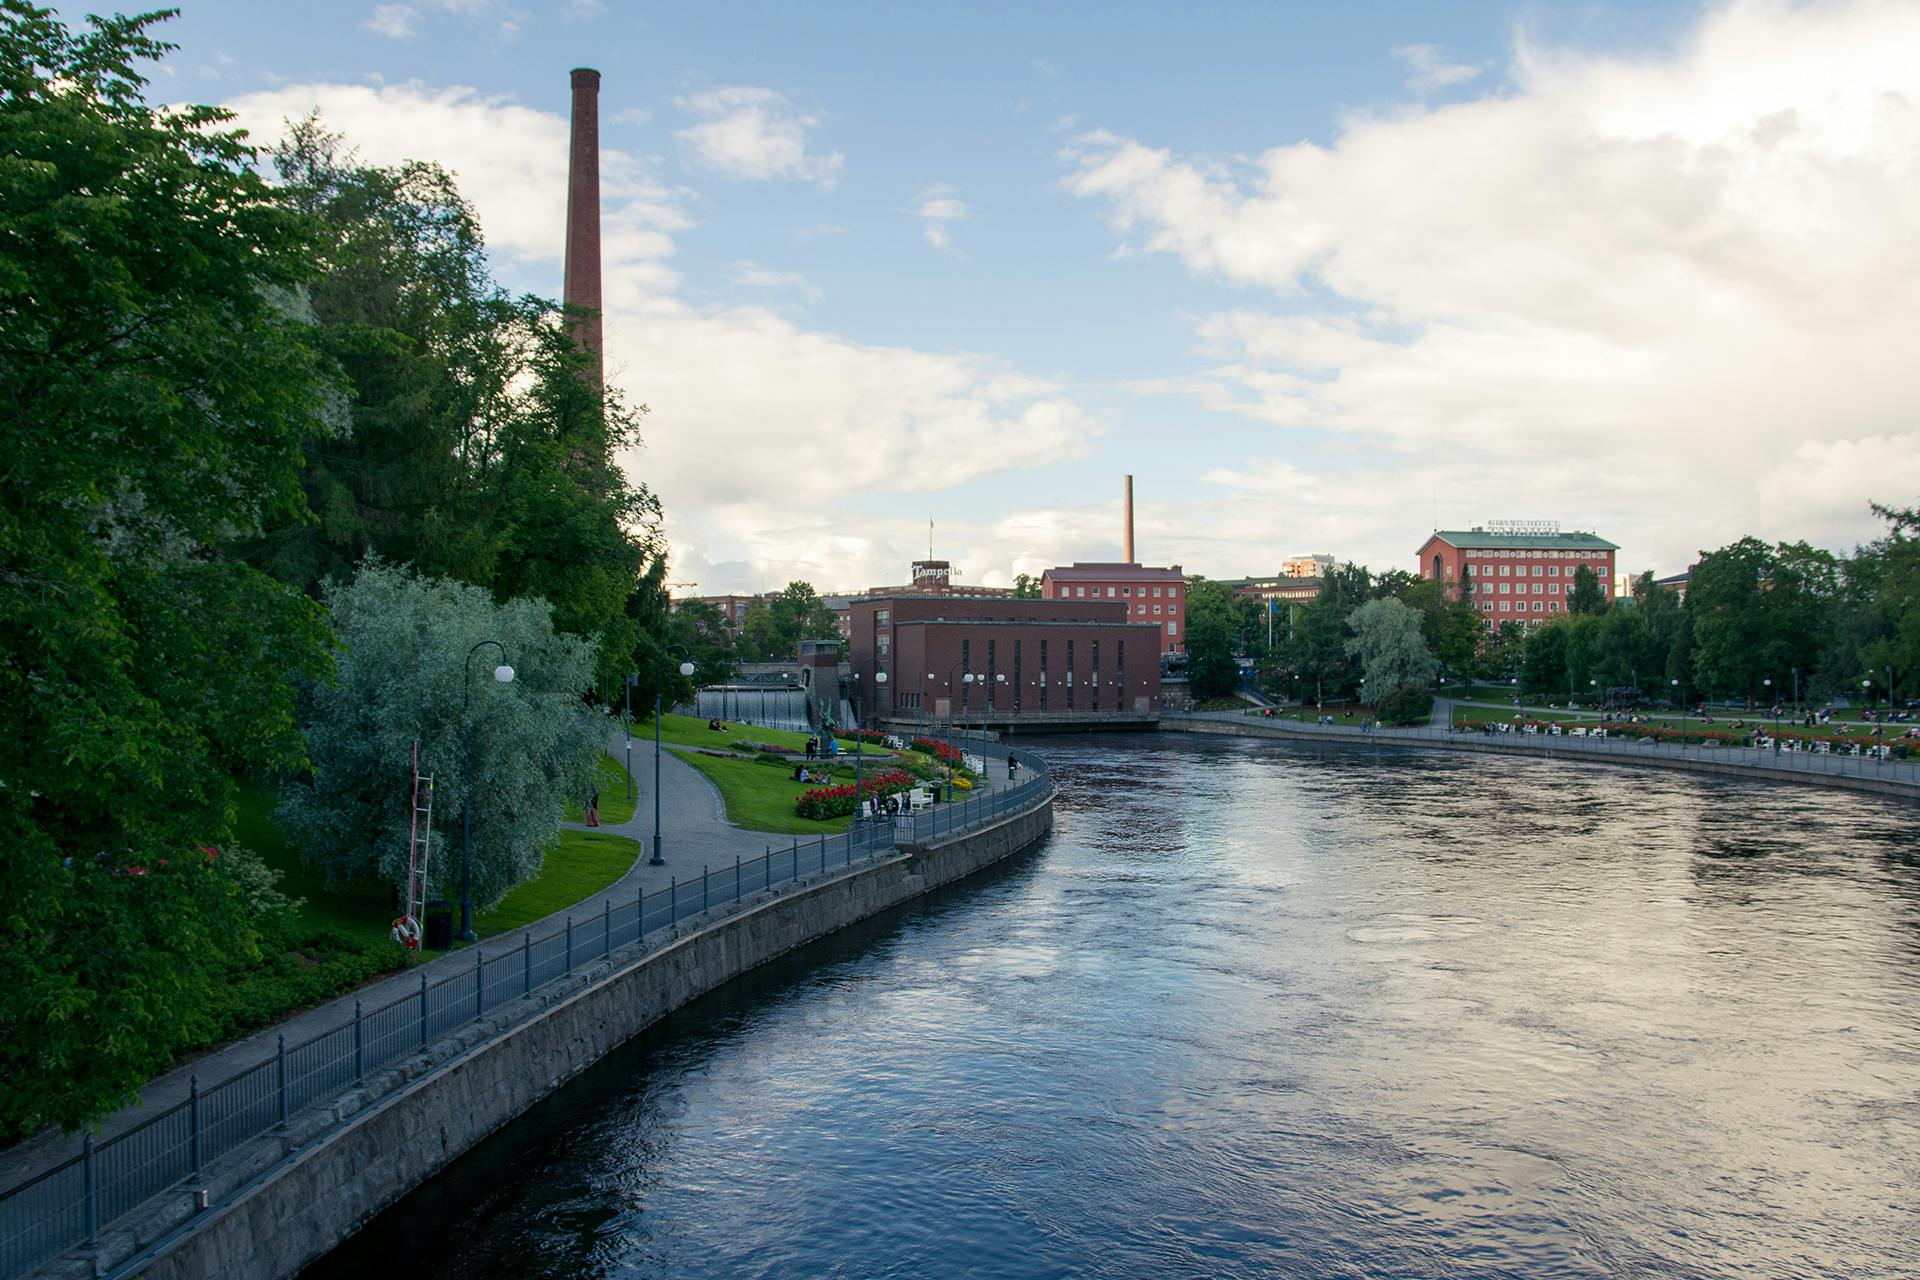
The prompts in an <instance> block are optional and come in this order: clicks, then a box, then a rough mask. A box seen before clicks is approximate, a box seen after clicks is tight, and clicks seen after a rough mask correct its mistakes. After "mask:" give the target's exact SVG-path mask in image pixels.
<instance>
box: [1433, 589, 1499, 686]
mask: <svg viewBox="0 0 1920 1280" xmlns="http://www.w3.org/2000/svg"><path fill="white" fill-rule="evenodd" d="M1486 616H1487V615H1485V614H1484V613H1481V612H1480V610H1478V609H1476V608H1475V607H1474V605H1473V602H1472V601H1471V600H1468V599H1460V600H1454V601H1450V602H1449V603H1448V604H1447V605H1446V606H1445V607H1443V608H1442V609H1441V610H1440V622H1439V627H1438V630H1439V637H1438V640H1437V641H1436V642H1435V645H1434V651H1435V656H1436V657H1438V658H1439V659H1440V665H1441V666H1442V667H1443V668H1444V669H1445V670H1446V673H1447V675H1448V676H1450V677H1452V678H1455V679H1458V680H1463V681H1464V680H1466V679H1468V678H1470V677H1471V676H1472V675H1473V672H1474V667H1475V665H1476V662H1477V660H1478V658H1479V655H1480V646H1481V644H1482V642H1483V641H1485V640H1486V638H1487V633H1488V626H1487V623H1486Z"/></svg>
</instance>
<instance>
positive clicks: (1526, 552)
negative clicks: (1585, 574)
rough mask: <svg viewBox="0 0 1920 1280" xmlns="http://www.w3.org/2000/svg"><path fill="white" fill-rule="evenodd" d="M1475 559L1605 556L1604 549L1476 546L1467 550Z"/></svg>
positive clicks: (1584, 558)
mask: <svg viewBox="0 0 1920 1280" xmlns="http://www.w3.org/2000/svg"><path fill="white" fill-rule="evenodd" d="M1467 554H1468V555H1469V556H1471V557H1472V558H1473V559H1475V560H1595V559H1599V558H1600V557H1602V556H1604V555H1605V554H1606V553H1605V552H1602V551H1587V550H1584V549H1583V550H1579V551H1546V550H1535V549H1533V548H1531V547H1520V548H1518V549H1515V550H1510V551H1491V550H1486V551H1483V550H1480V549H1479V548H1477V547H1476V548H1475V549H1473V550H1471V551H1469V552H1467Z"/></svg>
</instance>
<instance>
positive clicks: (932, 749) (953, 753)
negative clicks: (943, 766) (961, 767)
mask: <svg viewBox="0 0 1920 1280" xmlns="http://www.w3.org/2000/svg"><path fill="white" fill-rule="evenodd" d="M907 745H908V746H909V747H911V748H913V750H915V751H922V752H925V753H926V754H927V755H930V756H932V757H933V758H934V759H935V760H950V761H952V762H953V763H954V764H959V763H960V762H961V761H962V760H964V759H965V758H966V753H965V752H963V751H961V750H960V748H958V747H950V746H948V745H947V744H946V743H944V742H941V741H940V740H939V739H937V738H915V739H914V740H913V741H912V742H910V743H908V744H907Z"/></svg>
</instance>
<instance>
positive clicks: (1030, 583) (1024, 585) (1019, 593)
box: [1013, 573, 1040, 600]
mask: <svg viewBox="0 0 1920 1280" xmlns="http://www.w3.org/2000/svg"><path fill="white" fill-rule="evenodd" d="M1013 597H1014V599H1016V600H1038V599H1039V598H1040V579H1038V578H1036V577H1034V576H1033V575H1032V574H1030V573H1016V574H1014V575H1013Z"/></svg>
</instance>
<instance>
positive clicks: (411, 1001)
mask: <svg viewBox="0 0 1920 1280" xmlns="http://www.w3.org/2000/svg"><path fill="white" fill-rule="evenodd" d="M989 754H992V755H994V756H996V757H997V758H1000V759H1002V760H1004V758H1005V755H1006V751H1005V749H1004V748H1000V749H998V750H993V751H990V752H989ZM1021 765H1022V767H1023V768H1025V769H1026V770H1028V771H1029V776H1030V781H1028V782H1026V783H1024V784H1022V785H1020V786H1017V787H1014V788H1009V789H1005V790H1002V791H998V792H989V793H987V794H985V795H981V796H978V797H976V798H974V799H971V800H968V801H965V802H963V803H956V804H944V805H938V806H935V807H934V809H933V810H930V811H928V812H926V813H924V814H916V815H914V816H913V817H912V818H902V819H901V820H900V821H899V823H898V824H897V825H896V823H894V822H875V823H870V824H858V825H855V826H854V827H852V828H851V829H850V830H848V831H846V832H845V833H843V834H840V835H832V836H825V835H823V836H820V837H819V838H817V839H814V840H808V841H804V842H803V841H800V840H798V839H795V840H792V841H791V842H790V843H789V846H788V847H787V848H785V849H778V848H775V847H774V846H773V845H772V844H768V845H767V846H766V851H765V852H764V853H763V854H761V855H760V856H758V857H755V858H750V859H749V858H741V857H736V858H735V859H734V860H733V862H732V863H731V864H730V865H729V864H724V863H723V864H721V865H720V866H718V867H715V866H712V865H708V866H704V867H702V868H701V873H700V878H699V879H698V880H693V879H688V880H686V881H684V882H682V881H679V880H675V881H673V882H672V883H671V884H670V885H669V886H668V887H667V888H665V889H661V890H657V891H655V892H653V893H650V894H648V893H643V892H640V891H638V890H636V892H635V894H634V897H633V899H632V900H631V901H629V902H623V903H621V904H619V905H618V906H616V905H614V902H613V900H612V898H611V897H609V898H607V899H605V900H603V904H602V909H601V911H600V912H599V913H597V914H589V915H583V916H579V917H575V916H572V915H569V916H568V917H566V920H565V923H564V924H563V925H562V926H561V927H560V928H557V929H555V930H553V931H552V932H550V933H548V934H546V935H545V936H543V937H538V938H536V937H535V936H534V935H533V933H532V932H531V931H526V932H523V933H522V934H521V938H520V945H519V946H518V947H514V948H511V949H509V950H506V951H500V950H498V949H497V948H498V942H497V940H496V942H495V947H496V950H495V951H494V953H493V954H492V955H489V954H488V953H487V950H486V947H485V944H482V945H481V946H478V947H475V948H474V949H473V955H474V963H473V965H472V967H471V968H469V969H467V970H466V971H465V972H462V973H458V974H455V975H453V976H452V977H447V978H441V979H439V980H437V981H429V980H428V978H427V975H426V973H425V972H424V971H423V972H422V973H421V974H420V986H419V988H418V989H417V990H415V991H411V992H409V993H408V994H406V995H404V996H401V997H400V998H398V999H396V1000H392V1001H389V1002H387V1003H385V1004H382V1005H379V1006H377V1007H374V1008H363V1007H362V1005H361V1003H360V1002H359V1001H357V1000H356V1001H355V1002H354V1005H353V1013H352V1016H351V1018H347V1019H345V1020H343V1021H342V1022H341V1023H340V1024H339V1025H337V1026H334V1027H332V1028H329V1029H328V1030H326V1031H322V1032H320V1033H319V1034H318V1035H314V1036H311V1037H309V1038H307V1039H305V1040H301V1041H299V1042H298V1043H294V1044H289V1043H288V1042H287V1038H286V1037H285V1036H284V1035H283V1036H281V1037H280V1038H279V1041H278V1044H277V1045H276V1047H275V1051H274V1053H273V1056H271V1057H269V1058H267V1059H266V1060H265V1061H263V1062H260V1063H257V1064H255V1065H254V1066H252V1067H249V1068H247V1069H245V1070H243V1071H240V1072H238V1073H237V1074H235V1075H232V1076H229V1077H228V1078H227V1079H225V1080H222V1081H219V1082H218V1083H216V1084H212V1085H209V1086H207V1087H205V1088H202V1087H201V1085H200V1082H199V1079H198V1077H194V1078H192V1079H191V1080H190V1082H189V1085H188V1096H187V1100H186V1101H184V1102H181V1103H177V1104H175V1105H174V1106H172V1107H169V1108H168V1109H166V1110H164V1111H161V1112H159V1113H158V1114H156V1115H154V1116H152V1117H151V1118H150V1119H147V1120H144V1121H142V1122H141V1123H140V1124H138V1125H136V1126H135V1127H133V1128H131V1129H128V1130H126V1131H125V1132H123V1133H120V1134H118V1135H116V1136H114V1137H112V1138H110V1139H107V1140H105V1141H103V1142H99V1143H95V1142H94V1141H93V1139H92V1137H91V1136H89V1137H88V1138H86V1139H85V1141H84V1142H83V1144H82V1147H81V1153H80V1154H79V1155H78V1156H75V1157H73V1158H71V1159H69V1160H67V1161H66V1162H65V1163H63V1164H60V1165H57V1166H55V1167H54V1168H52V1169H49V1170H47V1171H46V1172H44V1173H41V1174H39V1175H37V1176H35V1177H33V1178H30V1179H28V1180H27V1181H25V1182H22V1183H20V1184H19V1185H17V1186H14V1187H11V1188H9V1189H8V1190H6V1191H4V1192H0V1280H6V1278H10V1277H14V1276H18V1275H21V1274H22V1273H24V1272H26V1271H29V1270H31V1269H33V1268H34V1267H36V1266H39V1265H40V1264H42V1263H44V1262H46V1261H48V1260H49V1259H51V1258H53V1257H55V1256H57V1255H58V1254H60V1253H62V1252H63V1251H65V1250H67V1249H72V1248H77V1247H80V1246H84V1245H91V1244H94V1243H95V1242H96V1241H97V1240H98V1238H99V1234H100V1232H101V1230H102V1229H104V1228H105V1227H106V1226H107V1225H108V1224H111V1223H112V1222H113V1221H114V1220H115V1219H117V1218H120V1217H121V1216H123V1215H125V1214H127V1213H130V1212H132V1211H133V1210H134V1209H137V1208H139V1207H140V1206H141V1205H143V1204H145V1203H146V1202H147V1201H149V1200H151V1199H152V1198H153V1197H154V1196H157V1195H159V1194H160V1193H161V1192H164V1191H166V1190H168V1189H169V1188H171V1187H174V1186H177V1185H179V1184H181V1183H182V1182H183V1181H184V1182H187V1183H189V1184H192V1183H195V1182H198V1181H199V1180H200V1179H201V1178H202V1175H203V1172H204V1170H205V1168H206V1166H207V1165H208V1164H210V1163H211V1162H213V1161H215V1160H218V1159H219V1158H220V1157H221V1156H224V1155H226V1154H227V1153H229V1152H231V1151H233V1150H234V1149H236V1148H237V1147H239V1146H241V1145H242V1144H244V1143H246V1142H249V1141H251V1140H253V1139H254V1138H257V1137H259V1136H261V1135H263V1134H266V1133H268V1132H271V1131H274V1130H279V1129H285V1127H286V1126H287V1123H288V1120H289V1118H290V1117H292V1116H294V1115H297V1114H299V1113H300V1112H302V1111H304V1110H306V1109H307V1108H309V1107H311V1106H313V1105H315V1104H316V1103H320V1102H325V1101H328V1100H331V1099H333V1098H336V1097H338V1096H339V1095H340V1094H342V1093H344V1092H345V1091H346V1090H348V1089H350V1088H353V1087H355V1086H357V1085H359V1084H361V1083H363V1082H364V1081H365V1080H366V1078H367V1077H368V1076H369V1075H372V1074H374V1073H376V1072H378V1071H381V1070H383V1069H385V1068H387V1067H390V1066H392V1065H394V1064H395V1063H398V1062H402V1061H405V1060H406V1059H408V1058H410V1057H413V1056H415V1055H417V1054H419V1053H421V1052H424V1051H425V1050H426V1049H427V1048H428V1047H429V1046H431V1045H432V1044H433V1043H434V1042H435V1041H437V1040H439V1039H441V1038H442V1037H444V1036H445V1035H446V1034H447V1033H448V1032H450V1031H453V1030H454V1029H456V1028H458V1027H460V1026H462V1025H464V1024H466V1023H470V1022H477V1021H479V1020H481V1019H482V1018H484V1017H485V1016H486V1015H487V1014H488V1013H489V1012H490V1011H492V1010H495V1009H499V1008H501V1007H502V1006H505V1005H508V1004H511V1003H513V1002H514V1001H516V1000H520V999H523V998H525V997H527V996H530V995H532V994H533V993H534V992H535V991H537V990H539V989H541V988H542V987H545V986H547V985H548V984H550V983H553V982H557V981H560V980H562V979H564V978H567V977H569V976H570V975H572V974H573V972H574V971H575V970H576V969H578V968H579V967H580V966H581V965H582V964H586V963H589V962H591V961H595V960H603V959H606V958H608V957H610V956H611V955H612V954H613V953H614V952H615V951H617V950H619V949H620V948H621V947H625V946H628V945H630V944H632V943H634V942H638V941H640V940H642V939H644V938H647V937H649V936H650V935H654V934H659V933H662V932H664V931H667V930H670V929H672V928H674V927H675V926H677V925H678V924H679V923H680V922H681V921H683V920H687V919H690V918H692V917H694V916H698V915H702V914H704V913H705V912H707V911H710V910H712V909H713V908H715V907H721V906H731V905H734V904H737V903H739V902H740V901H741V900H742V899H744V898H745V897H746V896H747V895H749V894H753V893H766V892H771V891H772V890H773V888H774V887H775V886H776V885H787V884H792V883H794V882H795V881H798V880H799V879H801V878H802V877H804V876H811V875H819V874H823V873H825V872H827V871H829V870H832V869H834V868H838V867H849V866H852V865H853V864H854V863H855V862H857V861H867V860H871V859H874V858H877V857H880V856H882V855H885V854H890V853H891V852H893V850H894V849H895V847H896V845H897V843H898V840H899V838H900V837H902V836H907V835H909V833H910V836H911V838H912V839H913V840H915V841H924V840H929V839H933V838H934V837H935V836H938V835H946V834H950V833H952V832H956V831H962V830H965V829H966V828H968V827H972V826H978V825H979V824H981V823H983V822H987V821H990V820H992V819H993V818H995V817H999V816H1001V815H1003V814H1005V813H1008V812H1010V811H1012V810H1013V809H1016V808H1018V807H1020V806H1021V805H1022V804H1026V803H1028V802H1030V801H1032V800H1034V799H1037V798H1038V797H1039V796H1040V795H1042V794H1044V791H1045V787H1046V785H1047V781H1046V770H1045V766H1044V765H1043V764H1042V763H1041V762H1040V761H1039V760H1038V759H1037V758H1034V757H1031V756H1027V755H1025V754H1024V753H1021ZM529 1012H531V1010H530V1011H529ZM515 1025H517V1022H516V1024H515Z"/></svg>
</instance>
